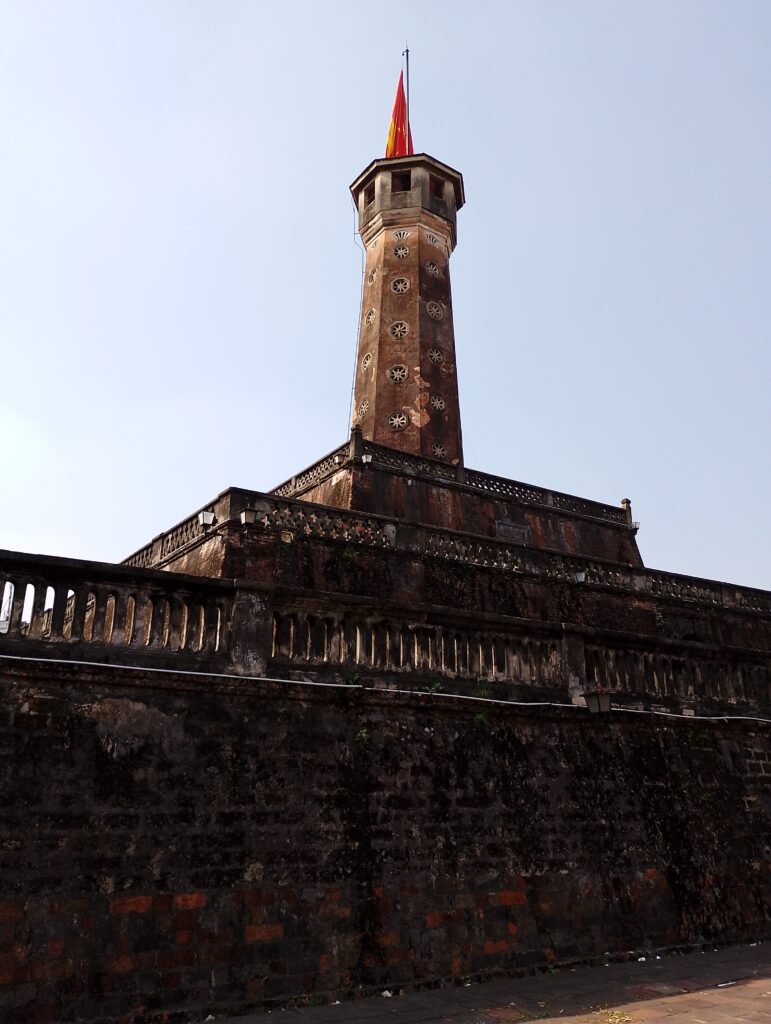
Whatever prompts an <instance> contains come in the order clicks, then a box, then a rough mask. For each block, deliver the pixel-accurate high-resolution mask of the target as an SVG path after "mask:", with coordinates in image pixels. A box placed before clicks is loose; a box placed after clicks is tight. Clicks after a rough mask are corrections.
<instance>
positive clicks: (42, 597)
mask: <svg viewBox="0 0 771 1024" xmlns="http://www.w3.org/2000/svg"><path fill="white" fill-rule="evenodd" d="M32 585H33V586H34V588H35V596H34V597H33V599H32V611H31V612H30V620H29V635H30V636H31V637H34V638H35V639H36V640H39V639H40V638H41V637H42V635H43V621H44V612H43V609H44V607H45V601H46V592H47V590H48V587H47V586H46V584H45V581H44V580H43V579H42V578H40V577H36V578H35V579H33V581H32Z"/></svg>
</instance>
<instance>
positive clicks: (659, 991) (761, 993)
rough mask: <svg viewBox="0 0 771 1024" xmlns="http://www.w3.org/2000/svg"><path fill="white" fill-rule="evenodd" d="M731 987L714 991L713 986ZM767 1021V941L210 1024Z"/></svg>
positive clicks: (770, 996) (770, 1015) (770, 987)
mask: <svg viewBox="0 0 771 1024" xmlns="http://www.w3.org/2000/svg"><path fill="white" fill-rule="evenodd" d="M729 981H730V982H735V984H730V985H725V984H723V987H718V986H719V985H720V983H725V982H729ZM525 1021H538V1022H539V1024H726V1022H728V1021H730V1022H732V1024H771V945H769V946H768V947H766V946H763V945H761V944H755V945H754V946H743V947H733V948H731V949H724V950H717V951H714V952H708V953H703V954H702V953H694V954H690V955H687V956H670V957H662V958H660V959H651V958H646V960H645V961H644V962H635V961H631V962H626V963H623V964H609V965H607V966H605V967H592V968H588V967H587V968H579V969H569V970H564V971H555V972H554V973H543V974H536V975H533V976H528V977H524V978H507V979H496V980H495V981H491V982H487V983H486V984H477V985H469V986H461V987H458V988H447V989H443V990H433V991H423V992H418V993H411V994H407V995H404V996H398V995H394V997H393V998H392V999H384V998H382V997H381V996H377V997H374V998H371V999H363V1000H358V1001H351V1002H345V1003H341V1004H337V1005H328V1006H322V1007H307V1008H302V1009H293V1010H286V1011H281V1010H276V1011H273V1012H272V1013H267V1014H266V1013H255V1014H249V1015H246V1016H242V1017H237V1018H229V1019H223V1018H218V1020H217V1024H346V1022H359V1024H520V1022H525Z"/></svg>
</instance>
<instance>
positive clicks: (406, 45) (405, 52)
mask: <svg viewBox="0 0 771 1024" xmlns="http://www.w3.org/2000/svg"><path fill="white" fill-rule="evenodd" d="M402 57H404V58H406V60H405V63H406V72H407V76H406V77H407V138H406V143H407V148H408V149H409V137H410V46H409V43H408V42H407V40H406V39H405V40H404V49H403V50H402Z"/></svg>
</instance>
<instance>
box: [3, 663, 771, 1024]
mask: <svg viewBox="0 0 771 1024" xmlns="http://www.w3.org/2000/svg"><path fill="white" fill-rule="evenodd" d="M0 694H1V695H2V715H1V717H0V722H1V723H2V732H1V733H0V749H2V753H3V758H2V789H1V790H0V793H2V796H1V797H0V799H1V800H2V815H1V816H0V869H1V870H2V878H3V890H2V898H1V899H0V1020H2V1021H14V1022H18V1024H31V1022H33V1021H35V1022H41V1024H42V1022H54V1021H67V1020H80V1021H96V1020H99V1021H107V1020H115V1021H119V1020H120V1021H133V1022H139V1021H143V1022H146V1021H160V1020H161V1019H163V1020H185V1019H192V1018H194V1017H195V1016H198V1018H199V1019H200V1018H202V1017H203V1016H205V1015H206V1014H207V1013H209V1012H225V1011H226V1010H232V1011H238V1010H245V1009H247V1008H248V1007H256V1006H265V1005H273V1004H276V1003H278V1002H281V1001H283V1000H287V999H292V998H297V997H304V998H324V999H327V998H345V997H347V996H351V995H354V994H356V993H359V992H363V991H372V990H375V991H378V990H380V989H382V988H385V987H388V988H394V987H400V986H404V985H412V984H420V983H424V984H427V983H432V984H433V983H438V982H444V983H452V982H453V980H459V979H462V978H466V977H479V976H487V975H489V974H493V973H496V972H501V971H512V970H521V969H525V968H527V967H529V966H534V965H544V964H549V963H559V962H568V961H574V960H591V959H593V958H596V957H598V956H599V957H602V956H603V955H604V954H605V953H606V951H609V952H611V953H612V954H623V955H625V954H626V953H627V952H628V951H632V950H650V949H662V948H670V947H674V946H683V945H698V944H700V943H705V942H709V943H720V942H731V941H737V940H743V939H757V938H761V937H764V936H767V935H768V932H769V929H768V917H767V911H768V906H767V897H768V888H767V877H768V875H767V871H768V867H769V862H770V861H771V852H770V851H769V850H768V847H767V846H766V845H765V843H766V841H767V837H768V834H769V829H768V825H769V814H770V813H771V753H770V752H771V745H770V744H769V739H768V735H769V734H768V728H767V727H766V726H763V725H758V724H753V723H751V722H744V723H738V722H737V723H730V724H729V723H726V724H709V723H703V722H699V721H693V720H688V719H682V720H676V719H669V718H653V717H649V716H645V715H632V714H622V713H616V714H614V715H613V716H612V717H611V718H610V719H608V720H599V719H593V718H591V717H590V716H589V715H588V713H586V712H585V711H583V710H580V709H573V708H569V707H568V708H564V709H558V708H531V709H522V708H513V707H509V708H501V707H500V706H497V705H492V704H484V703H477V702H473V701H461V700H446V699H442V698H440V697H438V696H434V695H430V694H412V695H399V694H396V693H386V692H378V691H374V690H363V689H360V688H358V687H353V686H352V687H348V688H344V687H343V688H337V689H334V688H327V687H319V688H313V687H301V686H290V685H285V684H279V683H273V684H272V683H268V682H255V681H250V680H238V679H235V680H232V681H231V680H224V679H222V678H206V677H202V676H185V675H183V674H178V675H173V674H170V673H151V672H142V671H134V672H132V671H130V670H126V669H120V668H117V667H114V668H104V669H99V668H96V667H93V668H90V669H87V668H85V667H83V666H79V665H76V664H71V665H59V666H55V665H52V664H50V663H49V664H48V665H46V664H45V663H44V662H39V663H34V662H21V661H19V662H14V661H12V660H6V661H4V662H3V663H2V668H0Z"/></svg>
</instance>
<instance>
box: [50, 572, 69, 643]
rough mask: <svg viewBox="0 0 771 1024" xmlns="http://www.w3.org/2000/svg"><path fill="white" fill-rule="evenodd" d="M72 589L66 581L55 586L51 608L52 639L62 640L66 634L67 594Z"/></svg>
mask: <svg viewBox="0 0 771 1024" xmlns="http://www.w3.org/2000/svg"><path fill="white" fill-rule="evenodd" d="M69 592H70V590H69V587H68V586H67V584H66V583H57V584H55V586H54V603H53V607H52V608H51V639H52V640H60V639H62V637H63V636H64V618H65V615H66V614H67V595H68V594H69Z"/></svg>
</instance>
